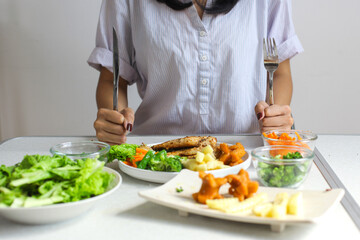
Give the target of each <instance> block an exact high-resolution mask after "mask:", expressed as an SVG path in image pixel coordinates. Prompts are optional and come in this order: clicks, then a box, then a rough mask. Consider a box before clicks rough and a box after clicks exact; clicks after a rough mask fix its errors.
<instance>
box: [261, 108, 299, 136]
mask: <svg viewBox="0 0 360 240" xmlns="http://www.w3.org/2000/svg"><path fill="white" fill-rule="evenodd" d="M255 113H256V116H257V118H258V120H259V126H260V131H261V132H266V131H273V130H290V129H291V126H292V125H293V123H294V119H293V118H292V116H291V108H290V106H289V105H276V104H274V105H271V106H269V104H267V103H266V102H264V101H260V102H258V103H257V104H256V106H255Z"/></svg>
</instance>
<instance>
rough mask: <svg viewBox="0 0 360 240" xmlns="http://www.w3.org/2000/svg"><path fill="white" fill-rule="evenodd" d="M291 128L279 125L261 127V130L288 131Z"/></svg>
mask: <svg viewBox="0 0 360 240" xmlns="http://www.w3.org/2000/svg"><path fill="white" fill-rule="evenodd" d="M288 130H291V127H288V126H281V127H263V128H262V129H261V131H262V132H273V131H288Z"/></svg>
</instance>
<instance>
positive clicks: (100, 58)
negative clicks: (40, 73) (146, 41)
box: [87, 0, 139, 84]
mask: <svg viewBox="0 0 360 240" xmlns="http://www.w3.org/2000/svg"><path fill="white" fill-rule="evenodd" d="M129 12H130V11H129V5H128V0H122V1H115V0H103V2H102V5H101V9H100V16H99V22H98V27H97V32H96V47H95V48H94V50H93V51H92V52H91V54H90V56H89V58H88V61H87V62H88V64H89V65H90V66H91V67H93V68H95V69H97V70H100V69H101V66H102V67H106V68H107V69H108V70H109V71H111V72H113V36H112V27H115V30H116V32H117V37H118V46H119V75H120V77H122V78H123V79H124V80H126V81H127V82H128V83H129V84H133V83H135V82H136V81H137V79H138V77H139V74H138V72H137V70H136V67H135V50H134V46H133V41H132V34H131V25H130V16H129Z"/></svg>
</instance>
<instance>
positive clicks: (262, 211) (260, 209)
mask: <svg viewBox="0 0 360 240" xmlns="http://www.w3.org/2000/svg"><path fill="white" fill-rule="evenodd" d="M272 208H273V204H272V203H263V204H258V205H256V206H255V207H254V208H253V213H254V214H255V215H256V216H258V217H267V216H268V215H269V213H270V211H271V209H272Z"/></svg>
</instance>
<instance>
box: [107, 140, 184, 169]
mask: <svg viewBox="0 0 360 240" xmlns="http://www.w3.org/2000/svg"><path fill="white" fill-rule="evenodd" d="M138 147H139V145H136V144H129V143H124V144H121V145H113V146H111V148H110V150H109V153H108V162H112V161H114V160H115V159H118V160H119V161H127V160H129V159H130V160H131V159H133V158H134V156H135V154H136V148H138ZM183 159H184V158H183V157H179V156H167V152H166V151H165V150H162V151H160V152H158V153H155V152H154V151H152V150H149V151H148V152H147V153H146V155H145V156H144V158H143V159H142V160H141V161H139V162H137V163H136V164H137V165H136V167H137V168H140V169H147V170H151V171H161V172H180V171H181V169H182V168H183V166H182V164H181V160H183Z"/></svg>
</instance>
